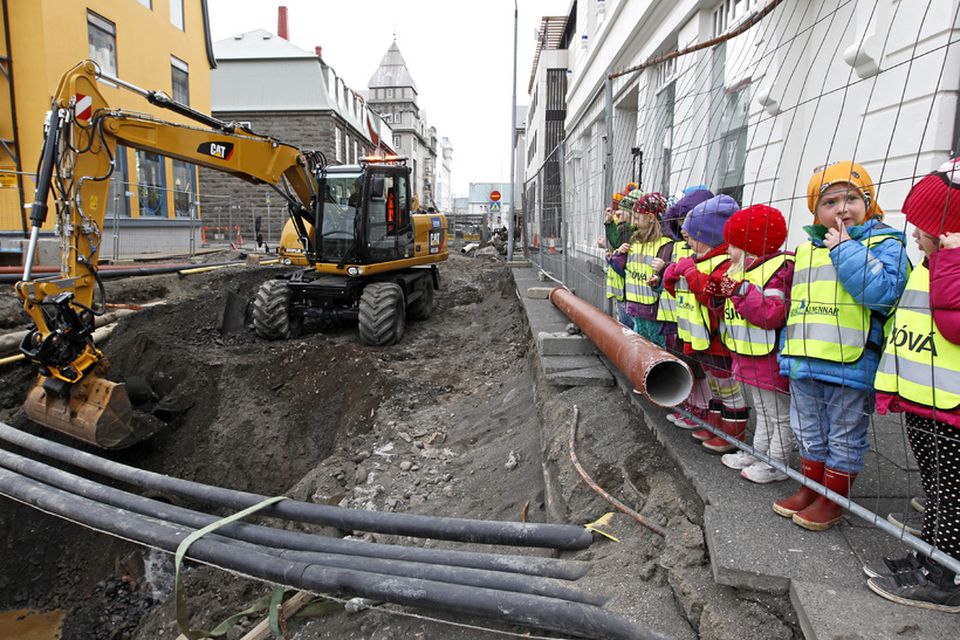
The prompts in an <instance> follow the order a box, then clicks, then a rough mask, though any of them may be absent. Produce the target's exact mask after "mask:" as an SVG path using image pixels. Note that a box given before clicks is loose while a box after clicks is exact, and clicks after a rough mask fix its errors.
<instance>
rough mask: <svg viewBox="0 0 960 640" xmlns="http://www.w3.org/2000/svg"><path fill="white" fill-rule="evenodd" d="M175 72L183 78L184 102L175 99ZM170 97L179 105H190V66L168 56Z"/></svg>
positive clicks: (172, 56) (175, 57)
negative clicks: (184, 87) (184, 81)
mask: <svg viewBox="0 0 960 640" xmlns="http://www.w3.org/2000/svg"><path fill="white" fill-rule="evenodd" d="M177 72H180V73H182V74H183V75H184V76H185V78H184V79H185V80H186V83H185V85H186V100H180V99H179V98H178V97H177V82H176V80H177ZM170 97H171V98H173V99H174V100H176V101H177V102H179V103H181V104H185V105H187V106H189V105H190V65H189V64H187V63H186V62H184V61H183V60H181V59H180V58H178V57H177V56H174V55H171V56H170Z"/></svg>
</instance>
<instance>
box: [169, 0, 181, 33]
mask: <svg viewBox="0 0 960 640" xmlns="http://www.w3.org/2000/svg"><path fill="white" fill-rule="evenodd" d="M170 24H172V25H173V26H175V27H176V28H177V29H180V31H184V28H183V0H170Z"/></svg>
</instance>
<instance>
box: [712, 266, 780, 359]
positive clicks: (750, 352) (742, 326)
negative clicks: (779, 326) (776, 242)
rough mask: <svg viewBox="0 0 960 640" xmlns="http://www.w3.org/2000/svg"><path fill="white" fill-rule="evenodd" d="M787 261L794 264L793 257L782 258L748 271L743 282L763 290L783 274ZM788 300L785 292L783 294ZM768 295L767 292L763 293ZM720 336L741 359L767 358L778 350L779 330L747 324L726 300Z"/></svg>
mask: <svg viewBox="0 0 960 640" xmlns="http://www.w3.org/2000/svg"><path fill="white" fill-rule="evenodd" d="M788 261H791V262H792V261H793V256H787V255H783V254H781V255H779V256H774V257H773V258H770V259H769V260H766V261H764V262H761V263H760V264H757V265H754V266H752V267H750V268H749V269H747V271H746V273H744V274H743V279H744V280H745V281H746V282H749V283H751V284H753V285H756V286H757V287H759V288H760V289H761V290H762V289H764V288H765V287H766V286H767V283H768V282H770V278H772V277H773V276H774V274H776V273H777V271H779V270H780V268H781V267H782V266H783V265H784V264H785V263H786V262H788ZM780 293H781V295H783V297H784V298H786V292H780ZM764 294H765V295H766V292H764ZM720 335H721V336H723V344H725V345H726V346H727V348H728V349H730V351H732V352H734V353H737V354H739V355H742V356H754V357H758V356H765V355H769V354H770V353H773V351H774V350H775V349H776V348H777V331H776V329H761V328H760V327H758V326H757V325H755V324H753V323H751V322H748V321H747V320H745V319H744V317H743V316H741V315H740V314H739V313H737V309H736V308H735V307H734V306H733V300H731V299H730V298H727V302H726V304H725V305H724V307H723V324H722V326H721V328H720Z"/></svg>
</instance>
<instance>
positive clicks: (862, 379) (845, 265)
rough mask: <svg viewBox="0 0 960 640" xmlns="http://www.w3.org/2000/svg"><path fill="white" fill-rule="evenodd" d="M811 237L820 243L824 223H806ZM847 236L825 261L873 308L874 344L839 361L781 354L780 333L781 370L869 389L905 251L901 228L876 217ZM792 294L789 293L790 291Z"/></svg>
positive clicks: (904, 267)
mask: <svg viewBox="0 0 960 640" xmlns="http://www.w3.org/2000/svg"><path fill="white" fill-rule="evenodd" d="M805 229H806V231H807V233H808V234H809V236H810V242H812V243H813V245H814V246H815V247H822V246H824V245H823V237H824V235H825V234H826V231H827V229H826V227H824V226H822V225H815V226H810V227H805ZM847 232H848V233H849V234H850V237H851V240H848V241H846V242H841V243H840V244H838V245H837V246H836V247H834V248H833V249H832V250H831V251H830V260H831V262H833V267H834V269H836V270H837V277H838V279H839V280H840V284H842V285H843V288H844V289H846V290H847V293H849V294H850V295H851V296H853V297H854V299H855V300H856V301H857V302H859V303H860V304H861V305H863V306H865V307H867V308H868V309H870V310H871V311H874V312H875V313H874V314H873V315H872V317H871V319H870V335H869V337H868V342H869V343H870V344H871V345H875V347H876V348H867V349H864V357H862V358H860V359H859V360H857V361H856V362H851V363H848V364H842V363H839V362H831V361H829V360H820V359H817V358H798V357H794V356H785V355H783V353H782V349H783V344H784V342H785V339H786V335H787V332H786V331H783V332H782V334H781V336H780V348H781V353H780V375H782V376H787V377H789V378H792V379H794V380H804V379H813V380H819V381H821V382H830V383H833V384H838V385H843V386H846V387H852V388H854V389H862V390H869V389H873V377H874V375H875V374H876V372H877V364H878V363H879V362H880V349H881V348H882V345H883V323H884V320H885V319H886V317H887V315H889V314H890V312H891V311H892V310H893V307H894V305H896V303H897V300H899V299H900V294H902V293H903V289H904V287H905V286H906V284H907V275H908V266H909V261H908V260H907V251H906V248H905V246H904V241H905V239H906V238H905V236H904V234H903V233H902V232H900V231H897V230H896V229H894V228H893V227H890V226H888V225H886V224H884V223H883V222H882V221H881V220H880V219H878V218H870V219H868V220H867V221H866V222H864V223H863V224H861V225H858V226H856V227H851V228H850V229H848V230H847ZM877 235H886V236H890V238H891V239H890V240H885V241H883V242H880V243H879V244H874V245H872V246H871V247H870V248H869V249H867V247H866V246H864V245H863V244H862V243H863V242H864V241H865V240H866V239H867V238H869V237H870V236H877ZM791 299H793V296H791Z"/></svg>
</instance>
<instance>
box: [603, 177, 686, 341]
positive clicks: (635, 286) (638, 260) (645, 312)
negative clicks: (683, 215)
mask: <svg viewBox="0 0 960 640" xmlns="http://www.w3.org/2000/svg"><path fill="white" fill-rule="evenodd" d="M630 197H631V198H633V213H634V219H633V220H634V224H635V225H636V230H635V231H634V233H633V235H632V236H631V237H630V241H629V243H628V244H627V245H623V246H622V247H621V249H623V248H626V249H627V251H626V252H625V253H624V252H621V253H617V254H615V255H614V256H613V257H612V258H611V260H616V264H617V268H622V269H623V270H624V274H625V281H626V288H625V290H626V298H627V313H628V314H629V315H630V317H631V318H632V319H633V330H634V331H636V332H637V334H639V335H640V336H642V337H643V338H646V339H647V340H649V341H650V342H653V343H654V344H656V345H657V346H659V347H663V346H664V345H665V342H664V338H663V335H662V334H661V333H660V324H659V323H658V322H657V306H658V302H659V299H660V288H659V286H657V285H658V284H659V277H654V276H655V272H656V271H657V270H658V269H660V268H662V266H663V265H664V264H666V261H667V259H668V258H669V257H670V253H671V250H672V247H673V240H671V239H670V238H666V237H664V236H663V235H661V233H660V215H661V214H663V211H664V210H665V209H666V204H667V201H666V198H664V197H663V196H662V195H661V194H659V193H643V192H641V191H640V190H639V189H637V190H634V191H632V192H631V193H630ZM651 282H653V283H654V284H651Z"/></svg>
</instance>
